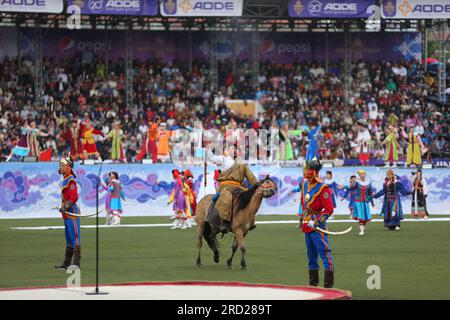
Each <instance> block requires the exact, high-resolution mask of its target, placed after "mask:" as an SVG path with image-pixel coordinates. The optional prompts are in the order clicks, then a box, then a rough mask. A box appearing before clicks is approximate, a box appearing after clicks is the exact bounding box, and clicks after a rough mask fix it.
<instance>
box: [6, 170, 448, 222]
mask: <svg viewBox="0 0 450 320" xmlns="http://www.w3.org/2000/svg"><path fill="white" fill-rule="evenodd" d="M359 168H360V167H354V168H349V167H341V168H330V169H328V168H324V169H323V170H322V171H321V176H324V175H325V172H326V170H331V171H332V172H333V176H334V179H335V181H336V182H337V183H338V184H343V185H346V184H348V182H349V179H350V176H351V175H353V174H356V171H357V170H358V169H359ZM172 169H174V165H170V164H157V165H145V164H134V165H133V164H124V165H120V164H115V165H114V164H111V165H106V164H105V165H104V166H103V171H102V174H101V177H102V180H103V178H105V177H106V176H107V173H108V172H109V171H116V172H118V174H119V179H120V182H121V183H122V186H123V191H124V193H125V197H126V201H125V202H124V204H123V207H124V216H125V217H126V216H168V215H171V214H172V207H171V206H168V205H167V200H168V198H169V195H170V192H171V191H172V188H173V179H172V173H171V171H172ZM178 169H189V170H191V171H192V173H193V175H194V187H195V191H196V192H197V194H198V197H197V199H198V200H200V198H201V197H203V196H204V195H205V194H211V193H215V188H214V181H213V176H214V175H213V174H212V172H213V171H214V167H212V166H210V167H208V171H209V172H210V173H209V174H208V175H207V176H208V185H207V187H206V189H205V188H204V186H203V177H204V175H203V168H202V167H198V166H197V167H186V168H178ZM250 169H251V170H252V172H253V173H254V174H255V175H256V177H257V178H258V179H262V178H264V177H265V176H266V175H267V174H270V176H271V177H272V179H274V180H275V181H276V183H277V184H278V193H277V194H276V195H275V196H273V197H271V198H269V199H265V200H264V201H263V203H262V205H261V208H260V210H259V212H258V214H292V218H293V219H295V215H296V213H297V212H298V206H299V204H300V203H299V199H300V194H299V193H294V194H289V192H290V191H291V190H292V189H293V188H294V187H296V186H298V185H299V178H300V177H301V175H302V168H300V167H296V168H283V167H274V166H272V167H265V166H250ZM98 170H99V166H98V165H79V164H76V165H75V174H76V175H77V183H78V193H79V198H78V204H79V206H80V208H81V210H82V212H84V213H92V212H95V205H96V185H97V179H98V178H97V174H98ZM365 170H366V171H367V177H368V180H369V181H371V182H372V185H373V186H374V188H375V189H376V190H379V189H380V188H381V187H382V183H383V181H384V178H385V176H386V169H384V168H375V167H366V168H365ZM411 171H413V169H394V172H395V174H397V175H398V176H399V177H400V180H401V182H402V183H403V184H404V185H405V186H406V189H407V190H411V187H412V183H411V182H410V180H408V175H409V174H410V173H411ZM423 176H424V178H425V179H426V182H427V185H428V198H427V204H428V211H429V212H430V215H435V214H450V191H449V190H450V173H449V170H448V169H429V170H427V169H424V170H423ZM60 183H61V176H60V175H59V174H58V163H0V218H49V217H55V218H59V217H60V214H59V212H58V211H56V210H52V207H54V206H55V205H59V204H60V201H61V195H60ZM341 195H342V194H341V191H339V194H338V201H337V208H336V209H335V213H336V214H346V215H347V214H348V202H347V200H344V201H340V199H341V198H340V196H341ZM105 198H106V191H105V190H104V189H103V188H102V187H100V189H99V203H100V206H101V207H102V208H103V207H104V205H105ZM402 202H403V212H404V213H405V214H409V213H410V209H411V196H406V197H402ZM381 204H382V201H381V200H380V199H378V200H376V203H375V205H376V208H375V209H373V210H372V212H373V213H375V214H376V213H379V211H380V209H381Z"/></svg>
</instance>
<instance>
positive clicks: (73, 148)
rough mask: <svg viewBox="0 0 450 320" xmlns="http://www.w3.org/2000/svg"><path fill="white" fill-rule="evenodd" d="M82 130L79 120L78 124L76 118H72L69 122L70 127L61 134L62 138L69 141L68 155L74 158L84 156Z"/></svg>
mask: <svg viewBox="0 0 450 320" xmlns="http://www.w3.org/2000/svg"><path fill="white" fill-rule="evenodd" d="M83 131H84V126H83V124H82V123H81V122H80V124H78V120H77V119H73V120H72V121H71V122H70V127H68V128H67V129H66V130H65V131H64V132H63V133H62V135H61V137H62V138H63V139H64V140H66V141H69V146H70V155H71V157H72V159H74V160H76V159H83V158H84V152H83V144H82V143H81V139H82V133H83Z"/></svg>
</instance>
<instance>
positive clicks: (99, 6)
mask: <svg viewBox="0 0 450 320" xmlns="http://www.w3.org/2000/svg"><path fill="white" fill-rule="evenodd" d="M0 1H1V0H0ZM67 4H68V5H69V6H71V5H76V6H78V7H80V9H81V14H88V15H124V16H156V15H157V14H158V0H68V1H67Z"/></svg>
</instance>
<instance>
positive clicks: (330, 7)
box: [289, 0, 375, 19]
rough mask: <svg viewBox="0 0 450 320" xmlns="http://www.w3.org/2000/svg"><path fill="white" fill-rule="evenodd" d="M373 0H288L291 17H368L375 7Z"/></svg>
mask: <svg viewBox="0 0 450 320" xmlns="http://www.w3.org/2000/svg"><path fill="white" fill-rule="evenodd" d="M374 5H375V1H374V0H346V1H336V0H290V1H289V17H291V18H312V19H314V18H316V19H323V18H368V17H370V16H371V15H372V14H373V13H374V10H375V8H374V7H373V6H374Z"/></svg>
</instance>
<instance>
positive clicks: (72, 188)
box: [55, 157, 81, 269]
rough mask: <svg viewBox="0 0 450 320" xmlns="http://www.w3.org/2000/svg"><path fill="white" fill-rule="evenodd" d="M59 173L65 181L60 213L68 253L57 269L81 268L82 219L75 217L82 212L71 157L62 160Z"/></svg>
mask: <svg viewBox="0 0 450 320" xmlns="http://www.w3.org/2000/svg"><path fill="white" fill-rule="evenodd" d="M58 173H59V174H61V175H62V176H63V179H64V180H63V182H62V187H61V207H60V208H59V211H60V212H61V214H62V218H63V219H64V227H65V234H66V253H65V257H64V261H63V263H62V264H60V265H56V266H55V268H57V269H67V268H68V267H69V266H70V265H71V264H73V265H75V266H77V267H80V259H81V241H80V218H79V217H77V216H75V215H77V214H78V215H79V214H81V212H80V209H79V208H78V205H77V201H78V191H77V182H76V180H75V179H76V176H75V174H74V173H73V160H72V159H71V158H70V157H68V158H65V159H64V158H63V159H61V161H60V162H59V170H58ZM72 258H73V260H72Z"/></svg>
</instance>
